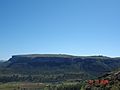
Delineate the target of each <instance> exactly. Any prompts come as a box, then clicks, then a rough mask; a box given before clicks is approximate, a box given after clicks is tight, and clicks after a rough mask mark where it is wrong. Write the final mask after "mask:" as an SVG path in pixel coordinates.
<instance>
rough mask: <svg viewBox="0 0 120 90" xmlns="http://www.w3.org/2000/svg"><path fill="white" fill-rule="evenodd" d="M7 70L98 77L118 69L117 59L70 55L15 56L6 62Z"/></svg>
mask: <svg viewBox="0 0 120 90" xmlns="http://www.w3.org/2000/svg"><path fill="white" fill-rule="evenodd" d="M8 62H9V64H8V65H7V68H12V69H16V68H17V69H20V70H22V71H25V70H29V69H32V70H36V69H37V70H38V69H39V70H41V69H42V71H44V72H45V71H47V70H51V71H56V70H57V71H65V72H85V73H88V74H93V75H98V74H103V73H105V72H108V71H111V70H112V69H116V68H118V67H120V59H119V58H109V57H103V56H88V57H80V56H71V55H57V54H56V55H55V54H54V55H50V54H40V55H39V54H35V55H16V56H12V58H10V59H9V60H8Z"/></svg>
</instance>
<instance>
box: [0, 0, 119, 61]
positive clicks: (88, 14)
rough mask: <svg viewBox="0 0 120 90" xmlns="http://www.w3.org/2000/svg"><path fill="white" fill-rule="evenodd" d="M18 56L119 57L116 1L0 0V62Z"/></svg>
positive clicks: (117, 3)
mask: <svg viewBox="0 0 120 90" xmlns="http://www.w3.org/2000/svg"><path fill="white" fill-rule="evenodd" d="M18 54H72V55H79V56H83V55H85V56H86V55H88V56H89V55H105V56H111V57H117V56H120V0H0V60H7V59H9V58H10V57H11V56H12V55H18Z"/></svg>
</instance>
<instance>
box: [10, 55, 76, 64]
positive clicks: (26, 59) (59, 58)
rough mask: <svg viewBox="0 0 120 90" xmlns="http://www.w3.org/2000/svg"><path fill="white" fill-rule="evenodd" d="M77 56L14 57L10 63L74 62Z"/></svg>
mask: <svg viewBox="0 0 120 90" xmlns="http://www.w3.org/2000/svg"><path fill="white" fill-rule="evenodd" d="M74 57H76V56H72V55H66V54H28V55H14V56H12V58H10V59H9V60H8V61H10V62H30V61H36V62H39V61H41V62H42V61H57V62H58V61H59V62H61V61H67V60H73V58H74Z"/></svg>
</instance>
